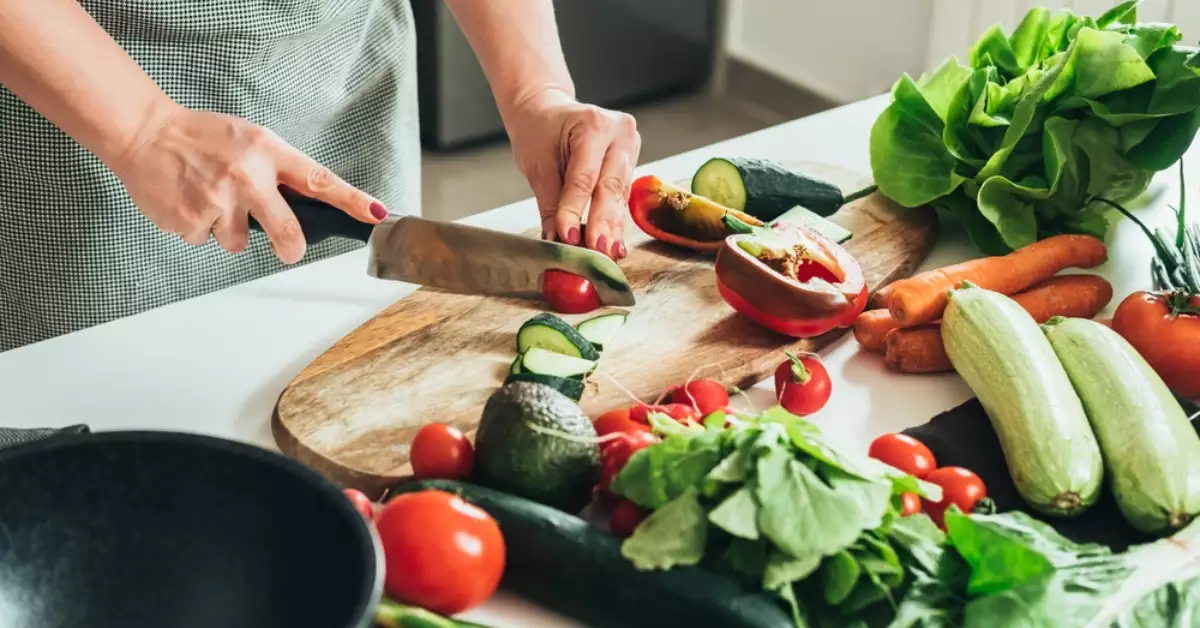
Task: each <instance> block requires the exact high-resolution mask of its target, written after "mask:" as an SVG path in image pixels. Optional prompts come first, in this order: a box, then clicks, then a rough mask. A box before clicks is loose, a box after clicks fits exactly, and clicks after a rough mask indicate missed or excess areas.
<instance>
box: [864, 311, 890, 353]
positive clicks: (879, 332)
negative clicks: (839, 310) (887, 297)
mask: <svg viewBox="0 0 1200 628" xmlns="http://www.w3.org/2000/svg"><path fill="white" fill-rule="evenodd" d="M898 327H900V323H897V322H896V319H895V318H892V313H891V312H889V311H887V310H867V311H865V312H863V313H862V314H859V315H858V318H856V319H854V339H855V340H857V341H858V344H860V345H862V347H863V348H864V349H866V350H868V351H883V339H884V336H887V334H888V332H889V331H892V330H893V329H897V328H898Z"/></svg>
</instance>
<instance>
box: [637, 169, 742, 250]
mask: <svg viewBox="0 0 1200 628" xmlns="http://www.w3.org/2000/svg"><path fill="white" fill-rule="evenodd" d="M629 213H630V215H631V216H632V217H633V222H634V223H635V224H637V226H638V228H639V229H641V230H642V231H645V232H646V235H649V236H650V237H652V238H655V239H656V240H661V241H663V242H667V243H668V244H674V245H675V246H681V247H684V248H689V249H693V250H696V251H709V252H712V251H717V250H719V249H720V248H721V243H722V242H724V241H725V238H726V237H728V236H730V235H732V234H734V233H736V232H735V231H733V230H732V229H731V228H730V227H729V225H728V224H727V221H726V217H727V216H728V217H732V218H736V219H737V220H739V221H741V222H742V223H744V224H746V225H750V226H751V227H761V226H763V222H762V221H761V220H759V219H757V218H755V217H754V216H751V215H750V214H747V213H745V212H740V211H737V210H735V209H730V208H728V207H725V206H724V205H720V204H718V203H716V202H714V201H711V200H709V199H707V198H704V197H703V196H696V195H695V194H692V193H691V192H688V191H687V190H684V189H683V188H680V187H678V186H675V185H671V184H670V183H667V182H665V181H663V180H662V179H659V178H658V177H656V176H654V175H652V174H648V175H645V176H642V177H639V178H638V179H637V180H636V181H634V182H633V185H632V186H630V191H629Z"/></svg>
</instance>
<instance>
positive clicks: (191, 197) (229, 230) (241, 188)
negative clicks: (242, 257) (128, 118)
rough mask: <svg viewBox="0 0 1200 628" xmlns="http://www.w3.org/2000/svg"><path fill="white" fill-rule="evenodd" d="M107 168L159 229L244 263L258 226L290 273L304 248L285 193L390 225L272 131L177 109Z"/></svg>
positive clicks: (147, 127)
mask: <svg viewBox="0 0 1200 628" xmlns="http://www.w3.org/2000/svg"><path fill="white" fill-rule="evenodd" d="M108 165H109V167H110V168H111V169H112V170H113V172H114V173H116V175H117V176H118V177H119V178H120V179H121V180H122V181H123V182H124V183H125V187H126V189H127V190H128V191H129V195H130V197H132V199H133V202H134V203H135V204H136V205H137V207H138V209H139V210H141V212H142V213H143V214H145V215H146V217H147V218H149V219H150V220H151V221H152V222H154V224H155V225H157V226H158V228H159V229H162V230H163V231H166V232H168V233H174V234H177V235H179V236H180V237H182V238H183V240H184V241H185V242H187V243H188V244H193V245H201V244H204V243H206V242H208V239H209V237H210V236H214V237H216V239H217V242H218V243H220V245H221V246H222V247H223V248H224V249H225V250H227V251H230V252H231V253H238V252H240V251H242V250H244V249H245V248H246V243H247V239H248V237H249V218H248V217H249V216H253V217H254V218H255V219H257V220H258V222H259V224H261V225H262V227H263V230H264V231H265V232H266V234H267V236H268V237H269V238H270V240H271V245H272V248H274V250H275V254H276V255H277V256H278V257H279V259H280V260H281V261H282V262H284V263H285V264H293V263H295V262H298V261H300V259H301V258H303V257H304V251H305V241H304V234H303V232H302V231H301V228H300V224H299V222H297V220H296V216H295V214H293V213H292V210H291V207H289V206H288V204H287V203H286V202H285V201H284V199H283V196H282V195H281V194H280V193H279V186H280V185H284V186H287V187H288V188H290V189H292V190H295V191H296V192H298V193H300V194H303V195H305V196H309V197H312V198H316V199H320V200H322V201H325V202H326V203H329V204H330V205H332V206H334V207H336V208H338V209H341V210H342V211H344V212H346V213H347V214H349V215H351V216H353V217H355V218H357V219H358V220H361V221H364V222H368V223H372V224H374V223H377V222H379V221H380V220H382V219H384V218H386V217H387V209H385V208H384V206H383V205H382V204H381V203H379V202H378V201H376V200H375V199H374V198H372V197H371V196H370V195H368V194H366V193H365V192H362V191H360V190H358V189H356V188H354V187H353V186H351V185H350V184H348V183H346V182H345V181H343V180H342V179H341V178H339V177H338V176H337V175H335V174H334V173H333V172H332V171H330V170H329V169H328V168H325V167H324V166H322V165H320V164H318V163H316V162H314V161H313V160H312V159H309V158H308V157H307V156H305V155H304V154H303V153H301V152H300V151H299V150H297V149H296V148H294V147H292V146H290V145H288V144H287V143H286V142H284V141H283V140H282V139H280V138H279V136H277V135H275V134H274V133H272V132H271V131H269V130H267V129H265V128H263V127H260V126H257V125H255V124H252V123H250V122H248V121H246V120H243V119H241V118H236V117H233V116H227V115H223V114H218V113H211V112H206V111H195V110H191V109H187V108H184V107H179V106H176V105H170V106H168V107H167V110H166V111H165V112H151V113H149V114H148V115H147V116H146V117H145V119H144V122H143V124H142V126H141V128H140V129H139V132H138V133H137V135H136V137H135V138H134V140H133V142H132V143H131V144H130V145H129V146H128V147H127V148H126V149H125V150H124V151H123V152H122V153H121V154H120V155H119V156H118V157H116V158H114V159H112V160H110V161H109V164H108Z"/></svg>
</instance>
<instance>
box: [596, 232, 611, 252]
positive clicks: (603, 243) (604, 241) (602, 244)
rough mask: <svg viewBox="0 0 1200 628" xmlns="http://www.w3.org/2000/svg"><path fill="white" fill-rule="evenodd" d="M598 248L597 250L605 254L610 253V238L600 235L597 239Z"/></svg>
mask: <svg viewBox="0 0 1200 628" xmlns="http://www.w3.org/2000/svg"><path fill="white" fill-rule="evenodd" d="M596 250H597V251H600V252H601V253H604V254H605V255H609V252H608V238H606V237H604V236H600V237H599V238H598V239H597V240H596Z"/></svg>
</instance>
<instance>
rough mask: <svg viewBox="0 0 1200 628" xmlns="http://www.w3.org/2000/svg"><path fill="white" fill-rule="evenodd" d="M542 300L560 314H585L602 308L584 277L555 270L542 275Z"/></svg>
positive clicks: (598, 298) (592, 288) (591, 286)
mask: <svg viewBox="0 0 1200 628" xmlns="http://www.w3.org/2000/svg"><path fill="white" fill-rule="evenodd" d="M542 299H543V300H544V301H545V302H546V305H549V306H550V309H552V310H554V311H555V312H559V313H562V314H586V313H588V312H591V311H594V310H598V309H600V308H601V307H603V306H604V303H603V302H601V301H600V293H599V292H596V286H593V285H592V282H590V281H588V280H587V278H586V277H582V276H580V275H576V274H574V273H569V272H567V271H565V270H558V269H555V268H552V269H550V270H547V271H545V272H544V273H542Z"/></svg>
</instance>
